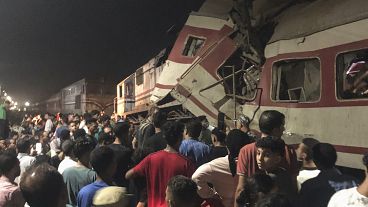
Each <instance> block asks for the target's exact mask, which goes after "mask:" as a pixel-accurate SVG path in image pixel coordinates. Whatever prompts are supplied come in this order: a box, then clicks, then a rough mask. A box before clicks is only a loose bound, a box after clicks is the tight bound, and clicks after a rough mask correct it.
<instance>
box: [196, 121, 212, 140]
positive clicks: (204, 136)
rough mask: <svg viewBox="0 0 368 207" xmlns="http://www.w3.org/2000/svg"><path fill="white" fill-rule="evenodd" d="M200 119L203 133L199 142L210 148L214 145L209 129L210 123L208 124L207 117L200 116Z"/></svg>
mask: <svg viewBox="0 0 368 207" xmlns="http://www.w3.org/2000/svg"><path fill="white" fill-rule="evenodd" d="M198 119H199V121H200V122H201V124H202V131H201V134H200V135H199V137H198V140H199V141H200V142H203V143H205V144H206V145H208V146H209V145H211V144H212V139H211V130H210V129H209V127H210V123H209V122H208V120H207V117H206V116H199V117H198Z"/></svg>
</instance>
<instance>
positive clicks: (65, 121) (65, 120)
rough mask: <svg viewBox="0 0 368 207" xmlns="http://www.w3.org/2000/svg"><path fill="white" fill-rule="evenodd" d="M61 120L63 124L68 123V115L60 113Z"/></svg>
mask: <svg viewBox="0 0 368 207" xmlns="http://www.w3.org/2000/svg"><path fill="white" fill-rule="evenodd" d="M61 121H62V123H64V124H68V115H64V114H63V115H62V116H61Z"/></svg>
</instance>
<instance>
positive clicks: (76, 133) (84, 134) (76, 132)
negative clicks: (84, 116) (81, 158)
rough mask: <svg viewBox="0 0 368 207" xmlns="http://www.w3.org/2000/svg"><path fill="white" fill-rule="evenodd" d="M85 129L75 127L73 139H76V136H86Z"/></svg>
mask: <svg viewBox="0 0 368 207" xmlns="http://www.w3.org/2000/svg"><path fill="white" fill-rule="evenodd" d="M86 134H87V133H86V131H85V130H84V129H77V130H75V132H74V134H73V135H74V139H77V138H78V137H85V136H86Z"/></svg>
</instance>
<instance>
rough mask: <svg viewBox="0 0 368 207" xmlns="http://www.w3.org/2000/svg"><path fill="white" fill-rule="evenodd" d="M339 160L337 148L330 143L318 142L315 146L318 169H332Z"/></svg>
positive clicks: (314, 152) (315, 161) (314, 158)
mask: <svg viewBox="0 0 368 207" xmlns="http://www.w3.org/2000/svg"><path fill="white" fill-rule="evenodd" d="M336 160H337V153H336V149H335V148H334V147H333V146H332V145H331V144H329V143H318V144H316V145H315V146H314V147H313V161H314V163H315V164H316V166H317V168H318V169H330V168H333V167H334V166H335V163H336Z"/></svg>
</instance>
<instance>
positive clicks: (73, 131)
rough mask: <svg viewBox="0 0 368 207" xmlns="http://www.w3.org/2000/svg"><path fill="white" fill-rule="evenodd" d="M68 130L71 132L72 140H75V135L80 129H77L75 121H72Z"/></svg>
mask: <svg viewBox="0 0 368 207" xmlns="http://www.w3.org/2000/svg"><path fill="white" fill-rule="evenodd" d="M68 129H69V131H70V138H71V139H74V138H75V137H74V133H75V131H76V130H77V129H78V128H77V123H76V122H75V121H70V122H69V124H68Z"/></svg>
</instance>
